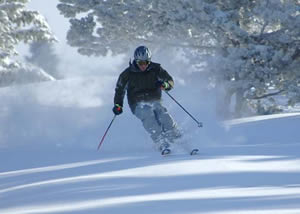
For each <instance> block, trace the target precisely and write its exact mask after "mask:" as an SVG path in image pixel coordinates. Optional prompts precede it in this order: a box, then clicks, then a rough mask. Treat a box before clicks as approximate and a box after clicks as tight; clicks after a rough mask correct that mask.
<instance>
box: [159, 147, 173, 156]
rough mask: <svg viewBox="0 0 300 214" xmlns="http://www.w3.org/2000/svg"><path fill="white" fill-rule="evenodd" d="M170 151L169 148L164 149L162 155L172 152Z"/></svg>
mask: <svg viewBox="0 0 300 214" xmlns="http://www.w3.org/2000/svg"><path fill="white" fill-rule="evenodd" d="M170 153H171V149H168V148H166V149H163V150H162V151H161V155H168V154H170Z"/></svg>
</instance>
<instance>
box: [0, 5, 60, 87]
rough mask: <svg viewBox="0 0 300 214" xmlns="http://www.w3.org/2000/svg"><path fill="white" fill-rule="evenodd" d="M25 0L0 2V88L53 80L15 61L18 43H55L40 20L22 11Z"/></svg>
mask: <svg viewBox="0 0 300 214" xmlns="http://www.w3.org/2000/svg"><path fill="white" fill-rule="evenodd" d="M27 2H28V0H0V79H1V81H0V86H8V85H11V84H16V83H27V82H33V81H45V80H53V77H51V76H50V75H48V74H47V73H45V72H44V71H42V70H41V69H39V68H35V67H34V66H31V65H26V64H24V63H21V62H18V61H17V60H15V59H14V57H15V56H16V55H17V54H18V53H17V51H16V46H17V44H19V43H20V42H24V43H28V42H32V41H42V40H44V41H55V38H54V36H53V34H52V33H51V31H50V28H49V26H48V24H47V22H46V21H45V19H44V17H43V16H42V15H41V14H40V13H39V12H37V11H29V10H27V9H26V3H27Z"/></svg>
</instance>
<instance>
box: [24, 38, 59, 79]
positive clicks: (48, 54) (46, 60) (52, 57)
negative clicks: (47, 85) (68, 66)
mask: <svg viewBox="0 0 300 214" xmlns="http://www.w3.org/2000/svg"><path fill="white" fill-rule="evenodd" d="M29 50H30V53H31V56H30V57H26V60H27V61H28V62H29V63H32V64H34V65H36V66H38V67H40V68H42V69H43V70H44V71H46V72H47V73H48V74H50V75H51V76H53V77H54V78H55V79H60V78H62V75H61V74H60V73H59V70H58V65H59V57H58V56H57V54H56V53H55V51H54V45H53V43H51V42H47V41H35V42H32V43H31V44H30V49H29Z"/></svg>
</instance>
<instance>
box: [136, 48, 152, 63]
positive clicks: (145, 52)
mask: <svg viewBox="0 0 300 214" xmlns="http://www.w3.org/2000/svg"><path fill="white" fill-rule="evenodd" d="M151 55H152V54H151V51H150V50H149V49H148V48H147V47H146V46H139V47H137V48H136V49H135V51H134V60H136V61H138V60H141V61H149V62H150V61H151Z"/></svg>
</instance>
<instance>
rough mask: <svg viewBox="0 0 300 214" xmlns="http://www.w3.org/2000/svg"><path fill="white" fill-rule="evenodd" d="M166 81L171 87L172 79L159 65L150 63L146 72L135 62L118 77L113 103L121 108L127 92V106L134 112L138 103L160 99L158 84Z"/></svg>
mask: <svg viewBox="0 0 300 214" xmlns="http://www.w3.org/2000/svg"><path fill="white" fill-rule="evenodd" d="M165 81H168V82H169V84H170V85H171V86H172V87H173V85H174V83H173V78H172V77H171V76H170V75H169V74H168V72H167V71H166V70H164V69H163V68H162V67H161V66H160V64H158V63H154V62H151V63H150V64H149V66H148V68H147V70H146V71H141V70H140V69H139V68H138V67H137V65H136V63H135V62H133V63H130V65H129V67H128V68H126V69H125V70H124V71H123V72H122V73H121V74H120V76H119V79H118V82H117V85H116V89H115V97H114V103H115V104H119V105H121V106H123V100H124V95H125V91H126V90H127V99H128V104H129V106H130V108H131V110H132V111H133V112H134V109H135V106H136V104H137V103H138V102H143V101H145V102H147V101H153V100H160V99H161V88H160V86H159V85H158V82H165Z"/></svg>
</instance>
